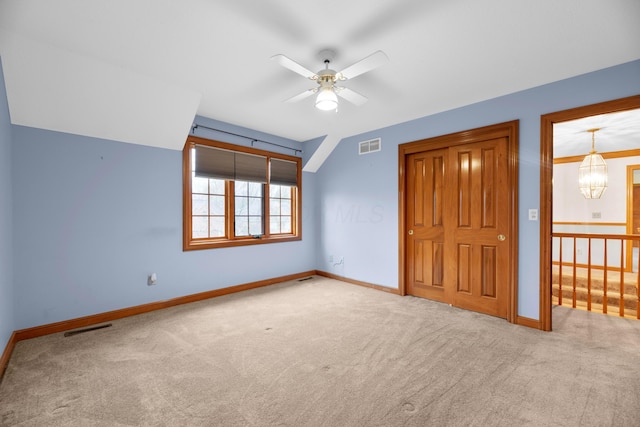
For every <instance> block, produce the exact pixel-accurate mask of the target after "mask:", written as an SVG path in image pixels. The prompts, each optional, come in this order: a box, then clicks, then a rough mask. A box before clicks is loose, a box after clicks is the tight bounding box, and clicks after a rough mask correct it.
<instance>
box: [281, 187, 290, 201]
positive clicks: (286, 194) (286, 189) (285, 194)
mask: <svg viewBox="0 0 640 427" xmlns="http://www.w3.org/2000/svg"><path fill="white" fill-rule="evenodd" d="M281 187H282V193H281V196H280V197H282V198H283V199H290V198H291V187H285V186H281Z"/></svg>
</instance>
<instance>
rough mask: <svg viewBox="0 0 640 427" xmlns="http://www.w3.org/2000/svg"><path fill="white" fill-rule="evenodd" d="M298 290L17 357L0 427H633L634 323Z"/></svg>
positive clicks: (240, 299)
mask: <svg viewBox="0 0 640 427" xmlns="http://www.w3.org/2000/svg"><path fill="white" fill-rule="evenodd" d="M553 315H554V328H555V331H554V332H551V333H547V332H541V331H536V330H533V329H529V328H525V327H522V326H516V325H512V324H509V323H507V322H506V321H505V320H501V319H497V318H493V317H490V316H485V315H480V314H476V313H472V312H468V311H463V310H459V309H456V308H452V307H449V306H448V305H445V304H440V303H436V302H431V301H428V300H423V299H419V298H413V297H399V296H395V295H392V294H388V293H385V292H380V291H376V290H372V289H367V288H362V287H359V286H355V285H350V284H345V283H341V282H338V281H335V280H330V279H325V278H320V277H314V278H313V279H312V280H309V281H303V282H297V281H293V282H287V283H283V284H279V285H274V286H270V287H267V288H261V289H257V290H253V291H248V292H243V293H239V294H235V295H229V296H225V297H221V298H217V299H212V300H208V301H202V302H198V303H194V304H190V305H184V306H178V307H173V308H170V309H166V310H162V311H158V312H154V313H149V314H145V315H141V316H136V317H131V318H127V319H122V320H118V321H114V322H112V323H113V326H112V327H110V328H106V329H101V330H97V331H93V332H88V333H84V334H80V335H76V336H72V337H64V336H63V334H55V335H50V336H46V337H41V338H37V339H33V340H28V341H22V342H19V343H18V344H17V346H16V348H15V352H14V354H13V356H12V358H11V361H10V363H9V366H8V369H7V371H6V374H5V377H4V380H3V382H2V384H1V385H0V425H2V426H14V425H19V426H523V425H529V426H638V425H640V322H639V321H634V320H629V319H620V318H613V317H608V316H604V315H601V314H596V313H587V312H582V311H575V310H571V309H567V308H563V307H557V308H554V310H553Z"/></svg>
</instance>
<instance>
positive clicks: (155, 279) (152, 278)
mask: <svg viewBox="0 0 640 427" xmlns="http://www.w3.org/2000/svg"><path fill="white" fill-rule="evenodd" d="M157 282H158V276H156V273H151V274H150V275H149V276H148V277H147V286H153V285H155V284H156V283H157Z"/></svg>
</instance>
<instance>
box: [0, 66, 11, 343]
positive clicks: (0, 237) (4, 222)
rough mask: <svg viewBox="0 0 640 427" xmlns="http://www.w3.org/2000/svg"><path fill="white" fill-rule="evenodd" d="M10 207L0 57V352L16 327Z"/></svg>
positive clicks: (7, 133) (8, 148) (8, 145)
mask: <svg viewBox="0 0 640 427" xmlns="http://www.w3.org/2000/svg"><path fill="white" fill-rule="evenodd" d="M12 210H13V203H12V183H11V120H10V119H9V106H8V105H7V91H6V89H5V85H4V75H3V72H2V61H1V60H0V354H2V351H4V348H5V346H6V344H7V342H8V341H9V338H10V337H11V333H12V332H13V331H14V329H15V327H14V326H15V325H14V319H13V313H14V311H13V248H12V243H13V233H12V226H13V224H12V218H13V213H12Z"/></svg>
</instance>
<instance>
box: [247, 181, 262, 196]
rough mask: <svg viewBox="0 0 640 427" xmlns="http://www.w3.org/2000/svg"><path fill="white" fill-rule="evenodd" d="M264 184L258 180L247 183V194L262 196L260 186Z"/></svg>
mask: <svg viewBox="0 0 640 427" xmlns="http://www.w3.org/2000/svg"><path fill="white" fill-rule="evenodd" d="M263 186H264V185H263V184H261V183H258V182H250V183H249V196H252V197H262V187H263Z"/></svg>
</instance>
